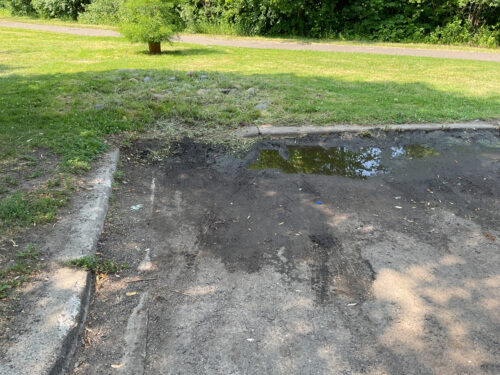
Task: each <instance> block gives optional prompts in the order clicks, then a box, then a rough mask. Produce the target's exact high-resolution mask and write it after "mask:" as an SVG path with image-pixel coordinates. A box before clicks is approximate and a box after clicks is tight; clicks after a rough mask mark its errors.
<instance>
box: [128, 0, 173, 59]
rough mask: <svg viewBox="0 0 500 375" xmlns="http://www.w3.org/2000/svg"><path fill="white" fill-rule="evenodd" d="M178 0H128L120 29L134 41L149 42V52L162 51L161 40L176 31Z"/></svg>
mask: <svg viewBox="0 0 500 375" xmlns="http://www.w3.org/2000/svg"><path fill="white" fill-rule="evenodd" d="M176 4H177V1H176V0H126V1H125V3H124V4H123V7H122V9H121V14H120V30H121V32H122V33H123V35H125V37H127V38H128V39H129V40H130V41H132V42H144V43H148V44H149V53H151V54H158V53H161V42H163V41H168V40H170V38H171V37H172V35H173V34H174V32H175V31H176V24H177V22H176V21H177V13H176V12H175V6H176Z"/></svg>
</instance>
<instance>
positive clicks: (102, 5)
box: [78, 0, 123, 25]
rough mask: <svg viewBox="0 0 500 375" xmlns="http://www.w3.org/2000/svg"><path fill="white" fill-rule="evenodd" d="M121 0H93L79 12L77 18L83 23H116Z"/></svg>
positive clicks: (118, 18) (118, 17) (118, 19)
mask: <svg viewBox="0 0 500 375" xmlns="http://www.w3.org/2000/svg"><path fill="white" fill-rule="evenodd" d="M122 4H123V0H94V1H92V2H91V3H90V4H88V5H87V6H85V11H84V12H82V13H80V16H79V17H78V19H79V20H80V21H82V22H85V23H92V24H103V25H117V24H118V23H119V21H120V7H121V6H122Z"/></svg>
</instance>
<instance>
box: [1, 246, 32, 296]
mask: <svg viewBox="0 0 500 375" xmlns="http://www.w3.org/2000/svg"><path fill="white" fill-rule="evenodd" d="M39 256H40V252H39V251H37V250H36V247H35V246H34V245H31V244H30V245H28V246H27V247H26V249H25V250H24V251H23V250H20V251H18V252H17V253H16V255H15V257H14V264H13V265H12V266H8V267H5V268H1V269H0V299H4V298H6V297H7V296H8V295H9V294H10V293H11V292H12V290H13V289H14V288H16V287H19V286H21V285H22V284H23V283H24V282H26V281H27V280H28V279H29V278H30V276H31V275H32V274H33V273H34V272H36V271H37V270H38V264H37V261H38V259H39Z"/></svg>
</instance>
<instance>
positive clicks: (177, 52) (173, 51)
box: [136, 47, 225, 57]
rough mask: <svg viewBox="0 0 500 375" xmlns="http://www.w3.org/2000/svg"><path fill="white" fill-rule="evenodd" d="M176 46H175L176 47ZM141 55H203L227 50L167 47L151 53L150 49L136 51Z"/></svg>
mask: <svg viewBox="0 0 500 375" xmlns="http://www.w3.org/2000/svg"><path fill="white" fill-rule="evenodd" d="M174 48H175V47H174ZM136 53H137V54H139V55H148V56H152V57H154V56H157V57H159V56H173V57H176V56H203V55H215V54H224V53H225V52H224V51H222V50H220V49H210V48H183V49H165V48H163V50H162V51H161V53H157V54H150V53H149V51H138V52H136Z"/></svg>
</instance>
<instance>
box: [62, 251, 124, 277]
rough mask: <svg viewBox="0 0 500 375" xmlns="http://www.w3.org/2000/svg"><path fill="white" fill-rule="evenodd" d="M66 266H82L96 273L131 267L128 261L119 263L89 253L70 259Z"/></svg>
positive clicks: (106, 272) (112, 271)
mask: <svg viewBox="0 0 500 375" xmlns="http://www.w3.org/2000/svg"><path fill="white" fill-rule="evenodd" d="M66 266H68V267H74V268H82V269H84V270H86V271H91V272H93V273H95V274H108V273H116V272H119V271H121V270H126V269H128V268H130V266H129V265H128V264H126V263H124V264H118V263H116V262H114V261H112V260H100V259H99V258H98V257H97V256H95V255H87V256H84V257H82V258H78V259H72V260H69V261H67V262H66Z"/></svg>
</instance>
